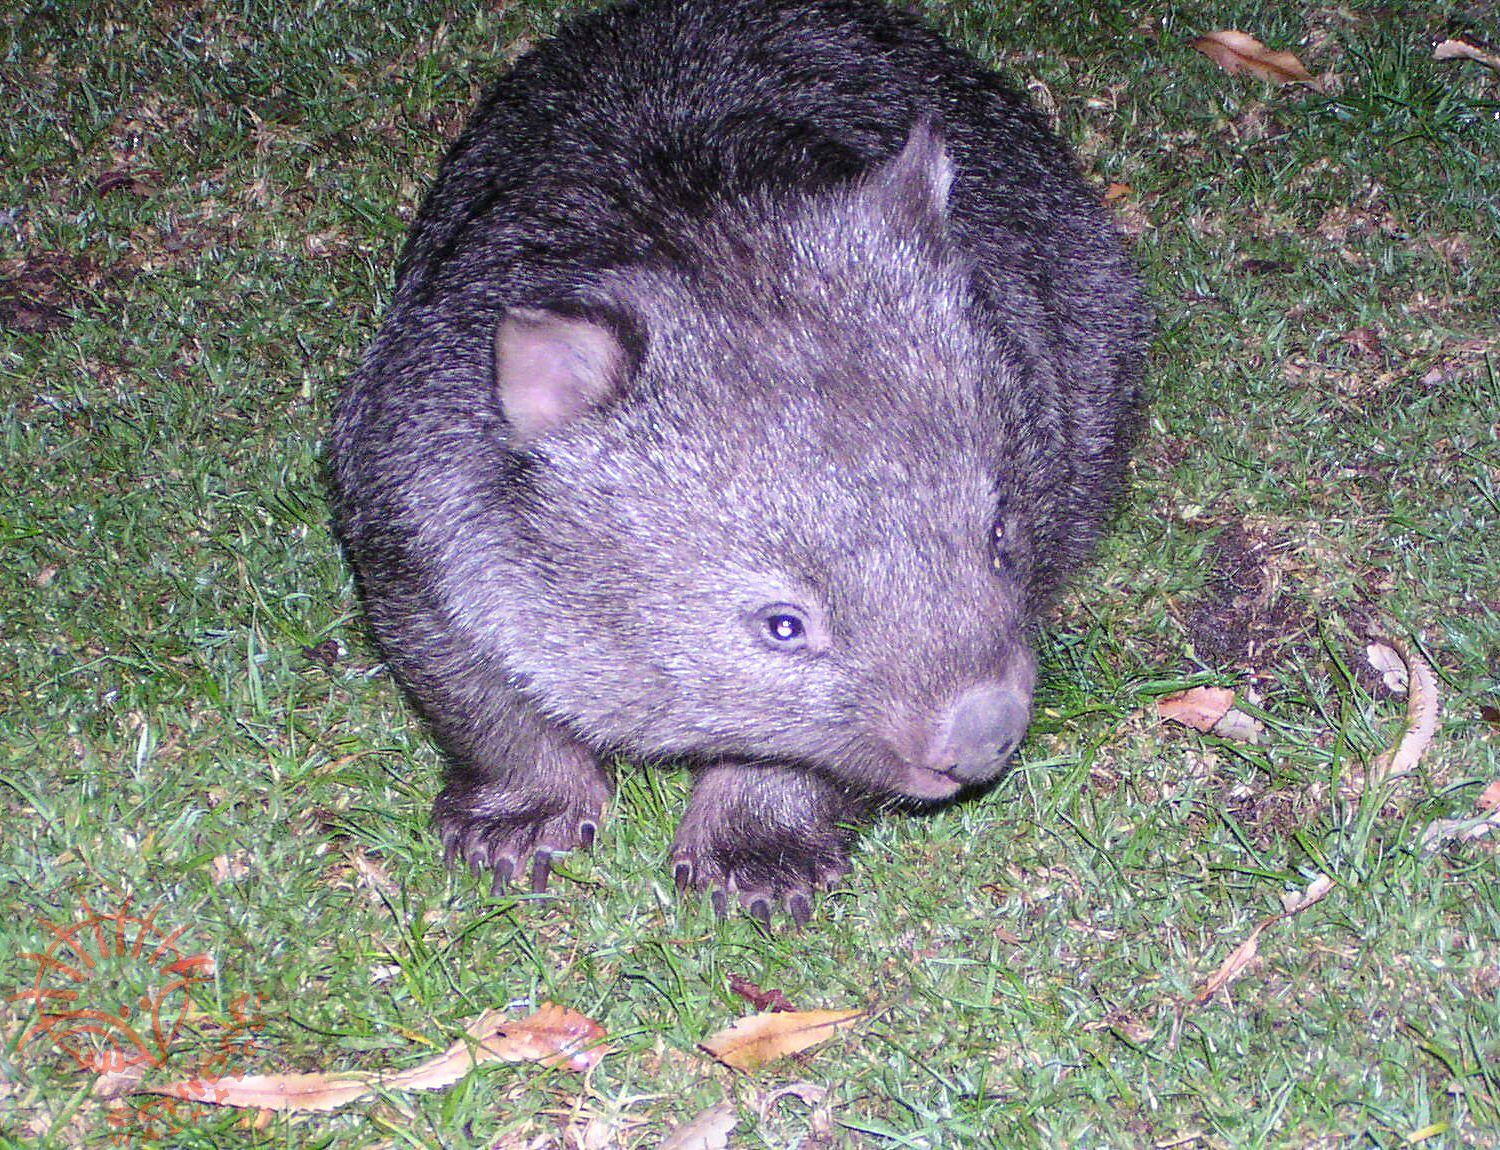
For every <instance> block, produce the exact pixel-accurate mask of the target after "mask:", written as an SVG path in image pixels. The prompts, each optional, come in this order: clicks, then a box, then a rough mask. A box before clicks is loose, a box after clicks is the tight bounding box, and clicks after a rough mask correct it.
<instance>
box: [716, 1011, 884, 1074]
mask: <svg viewBox="0 0 1500 1150" xmlns="http://www.w3.org/2000/svg"><path fill="white" fill-rule="evenodd" d="M866 1013H867V1012H866V1011H863V1010H789V1011H775V1012H768V1013H765V1014H752V1015H750V1016H749V1017H747V1018H742V1019H740V1020H739V1021H738V1022H736V1023H735V1024H734V1025H733V1026H731V1027H729V1028H728V1029H727V1030H721V1031H719V1032H718V1033H717V1034H714V1035H711V1036H710V1037H708V1038H705V1039H704V1040H703V1041H702V1042H701V1043H700V1044H699V1045H701V1046H702V1047H703V1049H704V1050H706V1051H708V1052H709V1053H710V1054H712V1055H713V1056H714V1057H715V1058H717V1059H718V1060H719V1061H720V1062H722V1063H724V1065H725V1066H732V1067H734V1069H736V1070H751V1069H754V1068H755V1067H757V1066H760V1065H763V1064H764V1063H767V1062H773V1061H775V1060H776V1059H778V1058H785V1057H786V1056H787V1055H789V1054H796V1053H798V1052H799V1051H802V1050H806V1049H807V1048H808V1047H810V1046H816V1045H817V1044H818V1043H820V1042H823V1041H825V1040H826V1039H828V1038H831V1037H833V1035H834V1034H835V1033H836V1032H837V1031H839V1030H843V1029H847V1028H848V1027H850V1026H852V1025H853V1024H854V1023H855V1022H857V1021H858V1020H859V1019H861V1018H863V1017H864V1016H865V1014H866Z"/></svg>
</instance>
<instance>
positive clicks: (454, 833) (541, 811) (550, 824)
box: [432, 787, 607, 894]
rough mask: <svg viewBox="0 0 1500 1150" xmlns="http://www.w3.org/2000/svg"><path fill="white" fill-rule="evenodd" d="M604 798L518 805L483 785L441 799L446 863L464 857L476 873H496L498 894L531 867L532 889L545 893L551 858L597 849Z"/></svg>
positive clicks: (438, 817) (436, 816) (437, 810)
mask: <svg viewBox="0 0 1500 1150" xmlns="http://www.w3.org/2000/svg"><path fill="white" fill-rule="evenodd" d="M606 797H607V791H606V793H605V795H603V796H598V797H597V798H596V797H595V796H587V797H585V796H569V797H567V798H559V797H548V798H545V799H543V798H537V799H534V800H533V801H532V802H530V803H517V802H516V800H515V797H514V796H513V795H510V794H506V793H501V794H496V793H495V792H494V790H493V789H492V788H487V787H479V788H475V789H473V790H466V791H463V790H461V791H457V792H455V789H454V788H453V787H449V788H448V789H447V790H445V791H443V793H442V794H441V795H440V796H438V800H437V804H436V806H435V807H434V808H433V813H432V820H433V824H434V825H435V826H436V828H437V831H438V835H439V836H440V837H441V838H442V841H443V861H444V862H445V863H447V864H448V865H450V866H451V865H452V864H453V862H454V861H455V860H458V859H462V860H463V861H464V862H466V863H468V864H469V867H470V868H471V869H472V870H473V871H474V873H475V874H476V875H477V874H479V873H480V872H481V871H484V870H488V871H490V873H491V876H492V878H491V882H490V892H491V893H492V894H498V893H499V892H500V891H501V890H503V889H504V888H505V887H506V886H507V885H509V883H510V882H511V880H512V879H515V878H518V877H520V876H521V875H522V874H524V873H525V872H526V870H527V869H528V864H529V868H530V872H531V873H530V887H531V890H532V892H533V893H535V894H541V893H542V892H543V891H545V890H546V889H547V882H548V880H549V879H550V878H551V875H552V857H553V856H554V855H558V854H564V853H566V852H568V851H571V850H580V849H587V848H588V847H591V846H593V844H594V836H595V834H596V833H597V832H598V829H599V822H600V820H601V819H602V818H603V815H604V799H605V798H606Z"/></svg>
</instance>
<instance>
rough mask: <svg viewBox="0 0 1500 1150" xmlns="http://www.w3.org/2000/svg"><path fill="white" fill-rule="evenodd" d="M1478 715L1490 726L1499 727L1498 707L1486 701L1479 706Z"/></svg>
mask: <svg viewBox="0 0 1500 1150" xmlns="http://www.w3.org/2000/svg"><path fill="white" fill-rule="evenodd" d="M1479 717H1480V718H1481V719H1483V720H1484V721H1485V722H1486V723H1489V724H1490V725H1491V726H1495V727H1500V707H1492V706H1490V705H1489V704H1488V703H1486V704H1485V705H1484V706H1482V707H1480V708H1479Z"/></svg>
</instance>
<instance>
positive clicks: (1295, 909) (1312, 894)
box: [1279, 874, 1333, 918]
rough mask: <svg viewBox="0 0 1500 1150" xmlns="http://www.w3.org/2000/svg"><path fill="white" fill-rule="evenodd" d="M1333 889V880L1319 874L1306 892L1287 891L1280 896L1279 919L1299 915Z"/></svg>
mask: <svg viewBox="0 0 1500 1150" xmlns="http://www.w3.org/2000/svg"><path fill="white" fill-rule="evenodd" d="M1332 889H1333V879H1331V878H1329V877H1328V876H1327V875H1326V874H1320V875H1319V876H1318V877H1317V878H1315V879H1313V880H1312V882H1310V883H1308V884H1307V889H1306V890H1300V891H1289V892H1287V893H1286V894H1283V895H1282V896H1281V914H1280V916H1279V917H1281V918H1287V917H1289V916H1291V915H1294V914H1301V913H1302V912H1303V911H1304V910H1306V909H1307V908H1308V907H1310V906H1312V904H1313V903H1315V902H1317V901H1319V900H1320V899H1322V898H1323V896H1324V895H1326V894H1327V893H1328V892H1329V891H1331V890H1332Z"/></svg>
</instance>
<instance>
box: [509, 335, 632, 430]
mask: <svg viewBox="0 0 1500 1150" xmlns="http://www.w3.org/2000/svg"><path fill="white" fill-rule="evenodd" d="M633 370H634V357H633V356H632V355H631V354H630V352H629V351H627V349H626V347H625V345H624V344H623V343H622V342H621V339H620V336H619V335H618V334H617V333H616V332H615V331H614V330H613V329H612V327H611V326H610V325H608V324H607V323H604V322H601V321H599V320H598V319H596V318H594V317H590V316H586V315H582V314H572V313H571V312H566V311H562V310H553V309H550V308H531V307H518V308H512V309H511V310H510V311H508V312H506V314H505V318H504V319H503V320H502V321H501V322H500V327H499V328H498V329H497V330H496V332H495V388H496V392H497V394H498V395H499V398H500V407H501V409H502V410H503V411H504V412H505V418H506V420H507V421H508V422H509V423H510V441H509V446H511V447H513V448H517V449H521V448H525V447H527V446H529V445H530V444H531V443H532V442H534V441H535V440H537V439H538V438H540V437H541V436H543V435H546V434H547V433H548V432H549V431H553V430H556V429H557V428H560V427H565V426H566V425H568V424H569V423H572V422H573V421H574V420H575V419H578V418H580V417H581V416H583V415H585V414H587V413H588V412H590V411H592V410H594V409H595V408H597V407H601V406H602V405H604V404H605V403H607V402H609V400H611V399H613V398H614V397H615V396H616V395H618V394H619V393H620V392H621V391H623V390H624V388H625V385H626V383H627V382H628V380H629V377H630V375H631V373H632V371H633Z"/></svg>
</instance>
